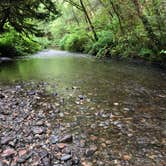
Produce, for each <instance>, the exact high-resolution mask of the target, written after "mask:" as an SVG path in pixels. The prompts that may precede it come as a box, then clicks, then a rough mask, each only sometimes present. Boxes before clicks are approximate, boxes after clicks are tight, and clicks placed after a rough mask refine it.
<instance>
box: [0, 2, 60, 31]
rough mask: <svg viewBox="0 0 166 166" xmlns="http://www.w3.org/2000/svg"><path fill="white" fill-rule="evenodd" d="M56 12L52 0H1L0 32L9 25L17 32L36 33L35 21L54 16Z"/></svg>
mask: <svg viewBox="0 0 166 166" xmlns="http://www.w3.org/2000/svg"><path fill="white" fill-rule="evenodd" d="M58 14H59V13H58V11H57V9H56V6H55V2H53V1H52V0H1V1H0V32H1V33H2V32H4V31H5V30H6V29H7V28H8V27H9V26H11V27H13V28H14V29H15V30H16V31H17V32H21V33H22V32H24V33H26V34H27V33H33V34H38V33H39V29H38V27H37V25H36V22H35V21H38V20H39V21H43V20H48V19H49V18H51V17H54V18H55V16H57V15H58Z"/></svg>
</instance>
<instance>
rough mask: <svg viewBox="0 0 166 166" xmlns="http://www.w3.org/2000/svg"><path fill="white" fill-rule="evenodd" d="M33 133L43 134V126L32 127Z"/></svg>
mask: <svg viewBox="0 0 166 166" xmlns="http://www.w3.org/2000/svg"><path fill="white" fill-rule="evenodd" d="M32 131H33V133H34V134H43V133H44V132H45V128H43V127H34V128H33V129H32Z"/></svg>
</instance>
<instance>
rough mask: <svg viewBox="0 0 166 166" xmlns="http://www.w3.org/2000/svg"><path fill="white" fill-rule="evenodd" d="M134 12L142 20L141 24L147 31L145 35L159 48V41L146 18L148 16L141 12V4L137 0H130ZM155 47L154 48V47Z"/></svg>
mask: <svg viewBox="0 0 166 166" xmlns="http://www.w3.org/2000/svg"><path fill="white" fill-rule="evenodd" d="M132 2H133V4H134V6H135V9H136V12H137V14H138V17H139V18H140V20H141V21H142V24H143V25H144V28H145V30H146V32H147V35H148V37H149V39H150V40H151V41H152V42H153V44H154V45H155V46H156V47H157V48H159V47H160V41H159V39H158V38H157V36H156V35H155V34H154V32H153V29H152V27H151V25H150V22H149V20H148V18H147V17H146V16H145V15H144V14H143V12H142V11H141V6H140V3H139V2H138V0H132ZM155 49H156V48H155Z"/></svg>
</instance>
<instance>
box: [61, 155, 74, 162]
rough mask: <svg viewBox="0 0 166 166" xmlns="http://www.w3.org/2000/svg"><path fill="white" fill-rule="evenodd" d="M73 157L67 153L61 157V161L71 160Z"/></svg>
mask: <svg viewBox="0 0 166 166" xmlns="http://www.w3.org/2000/svg"><path fill="white" fill-rule="evenodd" d="M71 158H72V156H71V155H69V154H65V155H63V156H62V157H61V161H67V160H70V159H71Z"/></svg>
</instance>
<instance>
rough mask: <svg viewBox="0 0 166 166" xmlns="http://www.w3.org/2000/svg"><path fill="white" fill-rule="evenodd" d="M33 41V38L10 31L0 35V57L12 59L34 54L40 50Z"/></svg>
mask: <svg viewBox="0 0 166 166" xmlns="http://www.w3.org/2000/svg"><path fill="white" fill-rule="evenodd" d="M34 39H35V38H34V37H33V36H29V37H26V36H25V35H20V34H18V33H17V32H16V31H14V30H10V31H9V32H6V33H4V34H2V35H0V53H1V54H0V55H1V56H7V57H14V56H20V55H27V54H29V53H34V52H36V51H37V50H39V49H40V48H41V47H40V45H39V44H38V43H37V42H35V41H34Z"/></svg>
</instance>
